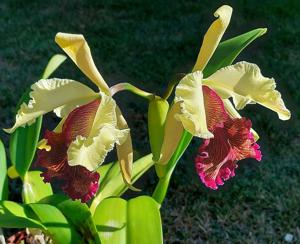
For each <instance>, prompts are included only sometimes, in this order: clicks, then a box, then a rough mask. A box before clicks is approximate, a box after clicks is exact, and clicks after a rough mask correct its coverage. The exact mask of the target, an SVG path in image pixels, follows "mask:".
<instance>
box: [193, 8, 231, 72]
mask: <svg viewBox="0 0 300 244" xmlns="http://www.w3.org/2000/svg"><path fill="white" fill-rule="evenodd" d="M231 14H232V8H231V7H230V6H228V5H223V6H221V7H220V8H218V9H217V11H216V12H215V13H214V16H215V17H217V18H218V19H217V20H215V21H214V22H213V23H212V25H211V26H210V27H209V29H208V31H207V32H206V34H205V36H204V39H203V43H202V46H201V49H200V52H199V54H198V58H197V61H196V64H195V66H194V68H193V71H197V70H203V69H204V68H205V66H206V64H207V63H208V61H209V60H210V58H211V57H212V55H213V53H214V52H215V50H216V48H217V46H218V45H219V42H220V41H221V38H222V36H223V34H224V32H225V30H226V29H227V27H228V25H229V22H230V19H231Z"/></svg>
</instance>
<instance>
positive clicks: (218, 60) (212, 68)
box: [203, 28, 267, 77]
mask: <svg viewBox="0 0 300 244" xmlns="http://www.w3.org/2000/svg"><path fill="white" fill-rule="evenodd" d="M266 32H267V29H266V28H258V29H255V30H252V31H249V32H247V33H244V34H242V35H239V36H236V37H234V38H231V39H229V40H226V41H224V42H221V43H220V44H219V46H218V48H217V49H216V51H215V53H214V55H213V56H212V58H211V59H210V60H209V62H208V64H207V66H206V68H205V69H204V72H203V73H204V77H207V76H209V75H211V74H213V73H214V72H216V71H217V70H218V69H220V68H223V67H225V66H227V65H230V64H231V63H232V62H233V61H234V60H235V59H236V57H237V56H238V55H239V54H240V53H241V51H243V50H244V48H245V47H247V46H248V45H249V44H250V43H251V42H253V41H254V40H255V39H256V38H258V37H260V36H262V35H263V34H265V33H266Z"/></svg>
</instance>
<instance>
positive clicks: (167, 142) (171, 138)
mask: <svg viewBox="0 0 300 244" xmlns="http://www.w3.org/2000/svg"><path fill="white" fill-rule="evenodd" d="M180 112H181V108H180V104H179V103H175V104H173V106H172V107H171V109H170V110H169V112H168V115H167V119H166V124H165V133H164V140H163V144H162V147H161V155H160V159H159V161H158V162H157V163H158V164H162V165H165V164H167V163H168V162H169V160H170V159H171V157H172V155H173V153H174V152H175V150H176V148H177V146H178V143H179V141H180V139H181V136H182V133H183V126H182V123H181V121H179V120H177V119H176V115H177V114H179V113H180Z"/></svg>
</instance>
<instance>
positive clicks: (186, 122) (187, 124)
mask: <svg viewBox="0 0 300 244" xmlns="http://www.w3.org/2000/svg"><path fill="white" fill-rule="evenodd" d="M202 77H203V74H202V72H201V71H197V72H194V73H191V74H188V75H186V76H185V77H184V78H183V79H182V80H181V81H180V82H179V84H178V86H177V88H176V92H175V99H174V103H178V104H180V112H179V113H178V114H176V115H175V118H176V119H177V120H179V121H181V123H182V125H183V127H184V129H186V130H187V131H188V132H190V133H191V134H192V135H194V136H197V137H200V138H206V139H207V138H211V137H213V134H212V133H211V132H209V130H208V129H207V123H206V115H205V108H204V101H203V92H202Z"/></svg>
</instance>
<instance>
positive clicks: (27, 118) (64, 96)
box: [5, 79, 99, 133]
mask: <svg viewBox="0 0 300 244" xmlns="http://www.w3.org/2000/svg"><path fill="white" fill-rule="evenodd" d="M31 89H32V91H31V92H30V98H31V99H30V101H29V103H28V104H25V103H23V104H22V105H21V107H20V109H19V111H18V113H17V115H16V123H15V124H14V126H13V127H12V128H10V129H5V131H6V132H8V133H12V132H14V131H15V130H16V129H17V128H18V127H20V126H25V125H26V124H29V125H30V124H32V123H33V122H34V121H35V119H36V118H38V117H39V116H41V115H43V114H46V113H48V112H50V111H52V110H54V109H56V108H58V107H61V106H64V105H66V104H70V103H72V104H74V103H77V104H81V102H82V100H84V101H86V99H95V98H96V97H99V94H97V93H95V92H93V90H91V89H90V88H88V87H87V86H85V85H83V84H81V83H79V82H77V81H73V80H66V79H47V80H39V81H38V82H36V83H34V84H33V85H32V86H31Z"/></svg>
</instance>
